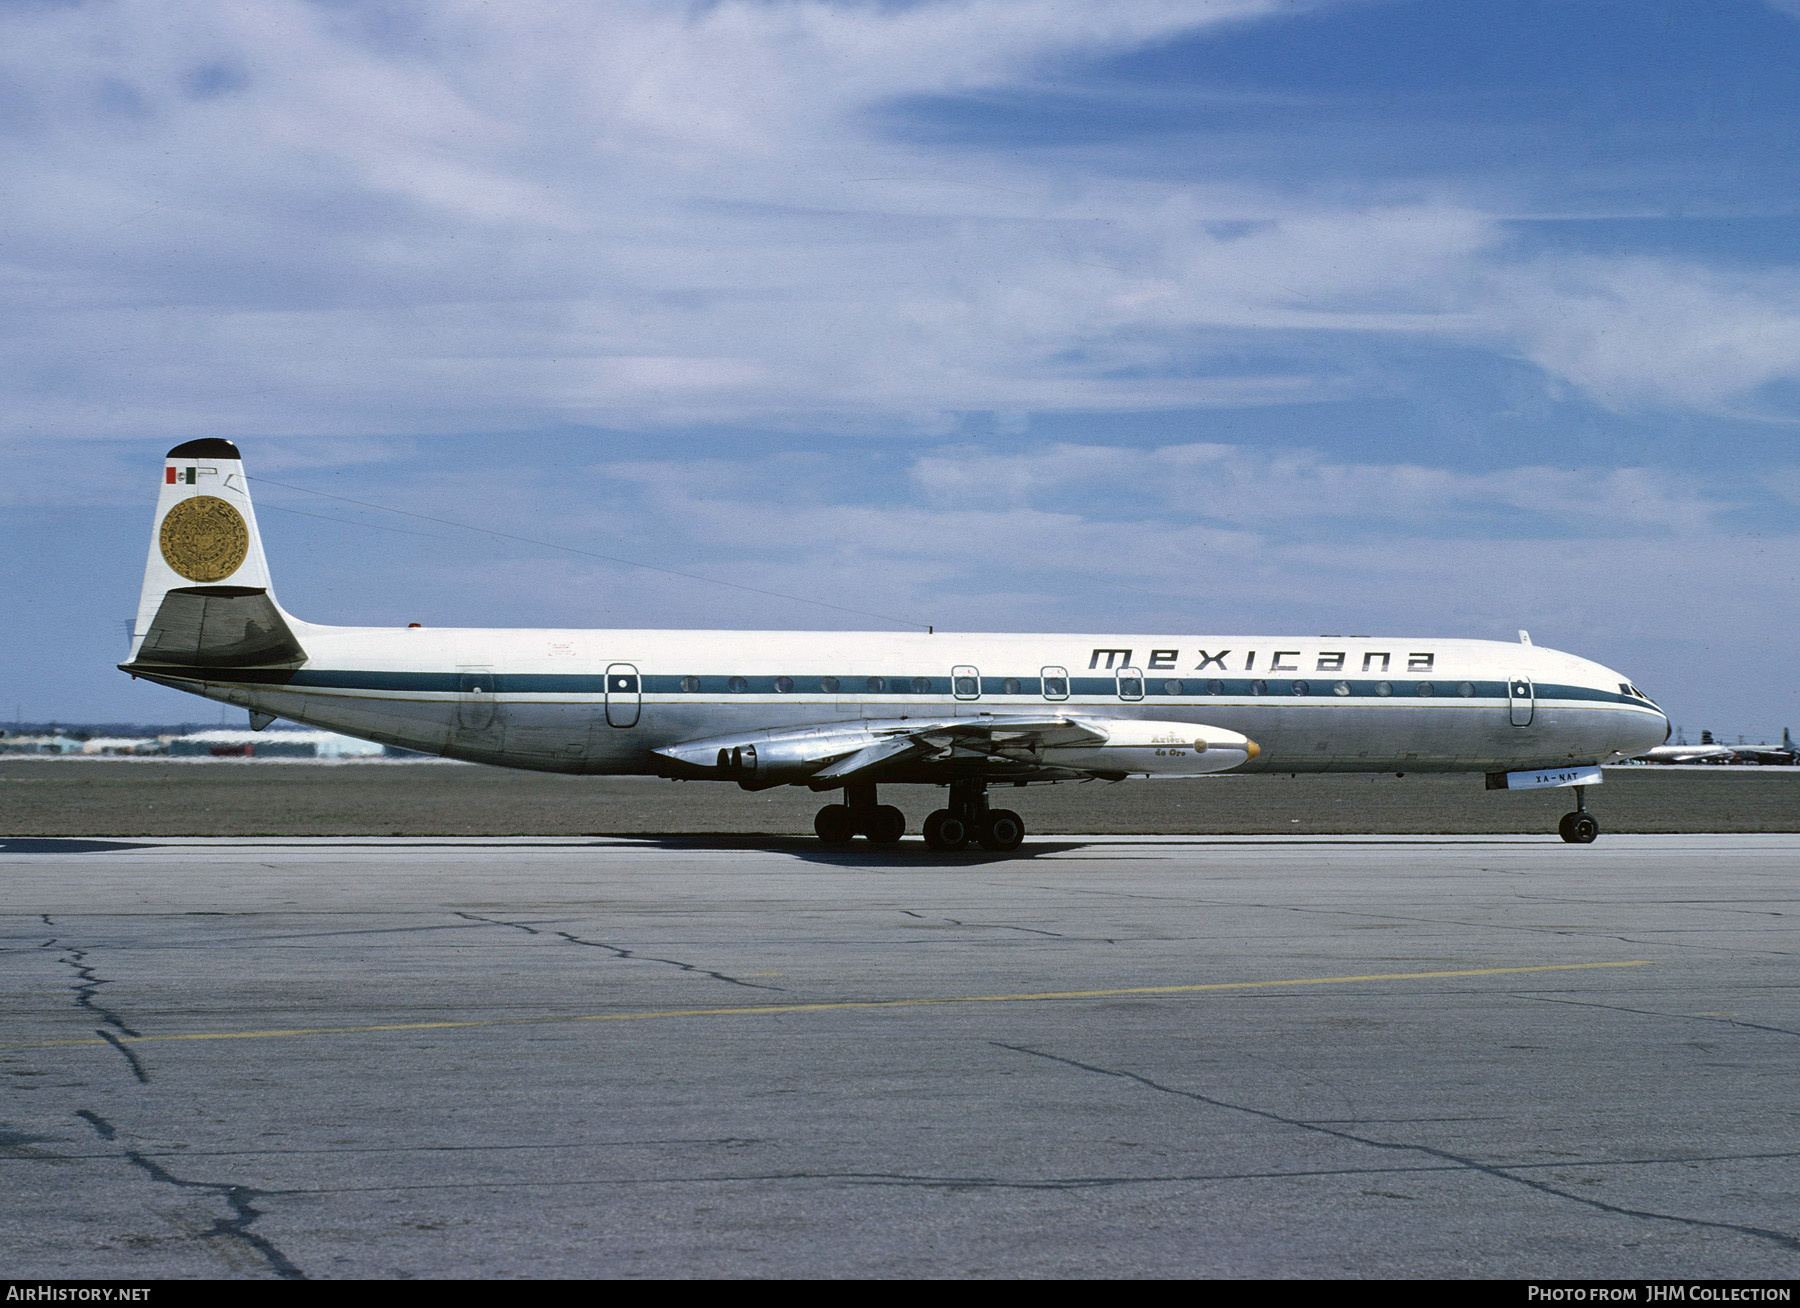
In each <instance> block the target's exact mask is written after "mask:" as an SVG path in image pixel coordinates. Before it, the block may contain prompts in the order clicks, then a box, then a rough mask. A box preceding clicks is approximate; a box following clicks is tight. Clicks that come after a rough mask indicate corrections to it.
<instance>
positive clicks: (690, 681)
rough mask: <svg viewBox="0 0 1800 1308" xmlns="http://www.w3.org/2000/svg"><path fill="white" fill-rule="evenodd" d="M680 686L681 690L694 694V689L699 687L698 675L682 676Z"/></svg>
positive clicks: (696, 689)
mask: <svg viewBox="0 0 1800 1308" xmlns="http://www.w3.org/2000/svg"><path fill="white" fill-rule="evenodd" d="M681 688H682V690H683V691H685V692H686V693H688V694H689V695H692V694H694V693H695V692H696V691H698V690H699V689H700V678H698V677H683V678H682V679H681Z"/></svg>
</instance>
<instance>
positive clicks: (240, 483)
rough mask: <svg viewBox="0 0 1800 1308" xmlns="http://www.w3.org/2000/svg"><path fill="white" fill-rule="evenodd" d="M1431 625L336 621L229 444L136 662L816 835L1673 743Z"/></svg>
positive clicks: (1619, 706) (1510, 765)
mask: <svg viewBox="0 0 1800 1308" xmlns="http://www.w3.org/2000/svg"><path fill="white" fill-rule="evenodd" d="M1520 636H1521V640H1520V643H1518V644H1511V643H1504V642H1499V641H1485V640H1443V639H1438V638H1435V637H1413V636H1406V637H1380V638H1374V637H1367V636H1314V637H1305V636H1236V635H1223V636H1221V635H1185V636H1183V635H1168V634H1153V635H1142V634H1134V635H1121V634H1117V633H1108V634H1105V635H1017V634H999V635H977V634H970V633H960V634H959V633H948V632H945V633H936V634H928V635H916V634H911V635H908V634H889V633H883V632H838V631H810V632H797V631H630V630H626V631H612V630H591V631H590V630H562V629H554V628H552V629H544V630H486V629H479V628H456V627H446V628H427V627H421V626H419V625H417V624H409V625H407V626H396V627H327V626H317V625H315V624H313V623H310V622H302V621H301V620H299V619H298V618H294V617H291V616H289V615H288V614H287V613H286V612H284V611H283V610H282V608H281V606H280V605H278V604H277V603H276V602H275V596H274V593H273V592H272V590H271V589H270V584H269V567H268V563H267V561H266V559H265V558H264V556H263V546H262V539H261V537H260V536H259V535H258V533H257V528H256V514H255V511H254V510H253V508H252V507H251V503H250V494H249V488H248V485H247V483H246V480H245V474H244V465H243V463H242V461H241V458H240V456H239V454H238V451H237V447H236V446H234V445H233V444H231V442H229V441H224V440H217V439H206V440H195V441H189V442H187V443H186V444H184V445H179V446H177V447H176V448H175V449H173V450H171V451H170V452H169V456H168V460H167V462H166V463H165V465H164V469H163V480H162V486H161V497H160V498H159V500H158V501H157V506H156V524H155V528H154V531H153V534H152V538H151V545H150V559H149V563H148V565H147V567H146V569H145V572H144V592H143V598H142V601H141V602H140V604H139V606H138V614H137V622H136V625H135V627H134V629H133V637H132V649H131V659H130V661H129V662H127V663H125V664H122V665H121V666H122V668H123V670H124V671H126V672H129V673H131V674H132V675H133V676H136V677H142V678H144V679H146V680H148V681H154V682H157V683H158V684H160V685H164V686H173V687H174V688H175V689H177V690H185V691H189V692H191V693H193V694H196V695H204V696H206V697H207V698H208V699H216V700H221V701H224V702H225V703H229V704H236V705H239V706H241V707H243V708H245V709H247V710H249V713H250V716H251V722H252V724H253V725H255V726H257V727H259V728H260V727H263V726H266V725H268V723H270V722H272V721H274V720H275V719H276V718H288V719H291V720H293V721H295V722H303V723H307V724H309V725H312V726H316V727H325V728H329V729H330V730H333V731H339V732H343V733H346V734H348V735H352V736H360V737H362V738H364V739H366V740H373V741H379V742H381V743H383V744H388V745H397V746H402V747H404V748H406V749H410V750H419V751H423V752H425V753H430V754H440V755H444V756H447V757H450V758H457V759H467V760H470V761H472V762H476V763H493V764H498V765H500V766H503V767H514V768H531V769H535V770H538V771H544V772H574V773H588V774H595V775H607V776H633V775H636V776H643V775H648V776H661V777H670V778H677V779H683V780H692V781H702V780H712V781H734V782H736V783H737V784H738V785H740V786H742V787H743V788H744V789H746V790H762V789H765V788H767V787H771V786H806V787H809V788H810V789H812V790H815V791H842V792H843V796H842V802H839V803H831V804H827V805H826V806H825V807H824V808H822V809H820V810H819V815H818V818H817V819H816V821H815V823H814V826H815V829H816V830H817V832H818V834H819V837H820V838H821V839H822V840H825V841H827V842H829V843H834V844H841V843H844V842H847V841H850V840H852V839H854V838H855V837H856V836H858V835H862V836H865V837H867V838H868V839H870V840H872V841H876V842H890V841H895V840H898V839H900V838H901V837H902V836H903V835H904V834H905V831H906V818H905V815H904V814H902V813H901V812H900V810H899V809H897V808H894V807H893V806H891V805H885V804H880V803H878V802H877V800H876V787H877V786H879V785H881V784H882V783H884V782H893V783H905V782H911V783H927V784H936V785H939V786H944V787H947V788H948V792H949V794H948V801H947V803H946V804H945V806H944V807H943V808H940V809H939V810H937V811H936V812H934V813H932V814H931V815H930V816H929V817H927V818H926V819H925V821H924V835H925V840H926V842H927V843H928V844H929V845H930V846H931V847H932V848H934V849H939V850H953V849H958V848H961V847H962V846H964V845H965V844H967V843H969V842H971V841H977V842H979V843H980V844H981V845H982V846H984V847H986V848H987V849H990V850H1010V849H1015V848H1017V847H1018V845H1019V842H1020V841H1021V839H1023V837H1024V834H1025V827H1024V823H1023V822H1022V821H1021V820H1020V818H1019V816H1018V814H1016V813H1013V812H1010V811H1008V810H1006V809H1002V808H994V807H990V806H989V803H988V787H990V786H994V785H1004V784H1008V783H1010V784H1013V785H1026V784H1029V783H1032V782H1053V781H1073V780H1088V779H1092V778H1104V779H1108V780H1117V779H1119V778H1122V777H1128V776H1142V775H1158V776H1197V775H1200V774H1203V773H1212V772H1227V771H1233V772H1245V773H1251V772H1290V773H1298V772H1471V773H1473V772H1482V773H1486V774H1487V784H1488V786H1489V788H1490V789H1518V788H1529V787H1537V786H1558V785H1567V786H1573V787H1575V793H1576V796H1577V805H1576V810H1575V811H1574V812H1572V813H1570V814H1568V815H1567V816H1566V817H1564V818H1563V820H1562V825H1561V828H1560V830H1561V833H1562V836H1563V838H1564V839H1565V840H1568V841H1571V842H1575V843H1586V842H1588V841H1591V840H1593V839H1594V837H1595V836H1596V835H1597V834H1598V833H1599V826H1598V825H1597V824H1596V822H1595V820H1594V818H1593V816H1592V815H1591V814H1589V813H1588V812H1587V810H1586V806H1585V804H1584V803H1583V802H1582V801H1581V796H1582V794H1583V788H1584V787H1585V786H1587V785H1592V784H1594V783H1597V782H1598V781H1599V780H1600V779H1601V778H1600V765H1601V764H1603V763H1609V762H1617V761H1619V760H1622V759H1627V758H1631V757H1634V756H1636V755H1639V754H1642V753H1644V752H1645V751H1647V750H1649V749H1651V748H1653V747H1654V746H1657V745H1660V744H1662V743H1663V741H1665V740H1666V739H1668V735H1669V723H1668V719H1667V718H1666V717H1665V716H1664V715H1663V713H1662V711H1661V710H1660V709H1659V708H1657V706H1656V705H1655V704H1654V703H1652V702H1651V701H1650V699H1649V698H1648V697H1647V696H1645V695H1644V694H1643V693H1642V692H1640V691H1639V690H1638V689H1637V688H1636V687H1634V686H1633V685H1632V684H1631V682H1630V680H1629V679H1627V678H1626V677H1623V676H1620V675H1619V674H1618V673H1616V672H1613V671H1611V670H1610V669H1608V668H1604V667H1602V666H1601V665H1600V664H1598V663H1593V662H1590V661H1588V660H1587V659H1582V658H1577V657H1575V656H1574V655H1572V654H1562V653H1558V652H1557V651H1555V650H1550V649H1544V648H1540V647H1537V646H1533V645H1531V644H1530V643H1529V641H1528V640H1527V639H1526V638H1525V637H1524V633H1520Z"/></svg>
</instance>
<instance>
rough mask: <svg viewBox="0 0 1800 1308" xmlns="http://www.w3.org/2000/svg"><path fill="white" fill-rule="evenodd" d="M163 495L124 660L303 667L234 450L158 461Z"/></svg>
mask: <svg viewBox="0 0 1800 1308" xmlns="http://www.w3.org/2000/svg"><path fill="white" fill-rule="evenodd" d="M160 492H161V493H160V495H159V497H158V499H157V502H156V522H155V526H154V528H153V529H152V532H151V537H150V558H149V561H148V562H147V563H146V564H145V565H144V590H143V594H142V595H141V596H140V598H139V600H138V612H137V621H136V623H135V625H134V626H133V628H132V646H131V662H132V663H134V664H139V663H141V664H164V665H177V666H183V667H254V666H258V665H266V664H293V663H298V662H303V661H304V660H305V658H306V652H305V651H304V650H303V649H302V648H301V646H300V642H299V641H298V640H297V639H296V638H295V636H294V631H293V628H292V626H291V625H290V623H289V621H288V618H287V615H286V614H284V613H283V612H282V611H281V609H280V607H279V606H278V605H277V604H276V603H275V597H274V595H273V594H271V592H270V588H269V564H268V560H267V559H266V558H264V556H263V546H262V536H261V534H260V533H259V532H258V531H257V529H256V510H255V509H254V507H252V505H251V503H250V487H249V484H248V482H247V480H246V478H245V475H244V463H243V457H242V456H241V455H240V454H239V453H238V449H237V446H235V445H233V444H232V443H231V442H230V441H226V440H218V439H215V438H209V439H205V440H196V441H188V442H187V443H186V444H184V445H177V446H176V447H175V448H174V449H172V450H170V451H169V454H168V458H167V459H166V460H165V461H164V464H163V477H162V486H161V488H160Z"/></svg>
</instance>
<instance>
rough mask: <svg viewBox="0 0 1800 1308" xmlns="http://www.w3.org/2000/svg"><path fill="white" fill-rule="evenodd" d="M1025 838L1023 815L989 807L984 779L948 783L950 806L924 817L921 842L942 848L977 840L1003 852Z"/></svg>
mask: <svg viewBox="0 0 1800 1308" xmlns="http://www.w3.org/2000/svg"><path fill="white" fill-rule="evenodd" d="M1024 839H1025V819H1023V818H1022V817H1020V816H1019V815H1018V814H1017V813H1014V812H1013V811H1012V810H1011V809H1006V808H989V807H988V801H987V782H985V781H980V780H972V781H953V782H951V783H950V807H949V808H940V809H939V810H937V812H935V813H933V814H932V815H931V816H930V817H928V818H926V819H925V843H926V844H927V845H930V846H931V847H932V848H933V849H941V850H945V851H949V850H953V849H961V848H962V847H963V846H964V845H966V844H968V843H969V841H970V840H977V841H979V842H980V843H981V847H982V848H983V849H990V850H993V851H994V852H995V853H997V854H1004V853H1007V852H1009V851H1010V850H1014V849H1017V848H1018V847H1019V845H1020V844H1021V843H1022V842H1023V841H1024Z"/></svg>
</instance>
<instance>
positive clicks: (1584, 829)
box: [1556, 786, 1600, 845]
mask: <svg viewBox="0 0 1800 1308" xmlns="http://www.w3.org/2000/svg"><path fill="white" fill-rule="evenodd" d="M1556 831H1557V834H1558V835H1560V836H1561V837H1562V838H1563V839H1564V840H1566V841H1568V842H1569V843H1570V844H1571V845H1591V844H1593V843H1594V837H1596V836H1598V835H1599V834H1600V824H1599V823H1598V822H1596V821H1594V815H1593V814H1592V813H1590V812H1588V811H1587V787H1586V786H1576V787H1575V811H1574V812H1573V813H1564V814H1563V817H1562V821H1561V822H1558V823H1557V824H1556Z"/></svg>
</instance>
